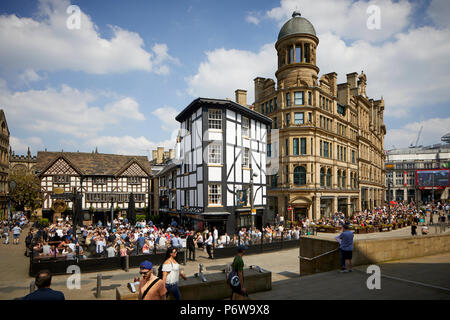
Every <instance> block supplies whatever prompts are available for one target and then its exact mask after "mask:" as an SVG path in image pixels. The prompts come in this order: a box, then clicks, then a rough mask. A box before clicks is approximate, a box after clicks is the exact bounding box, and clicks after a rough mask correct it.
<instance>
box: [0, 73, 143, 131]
mask: <svg viewBox="0 0 450 320" xmlns="http://www.w3.org/2000/svg"><path fill="white" fill-rule="evenodd" d="M111 95H113V94H111ZM101 96H102V93H98V92H91V91H80V90H77V89H74V88H71V87H69V86H67V85H62V86H61V88H60V89H55V88H47V89H45V90H29V91H19V92H14V93H13V92H11V91H9V89H8V88H7V87H6V84H5V82H4V81H0V105H1V106H2V107H3V108H4V109H5V113H6V114H7V117H8V123H10V125H11V124H14V126H15V127H17V128H22V129H26V130H28V131H32V132H35V133H37V132H57V133H62V134H68V135H71V136H73V137H77V138H89V137H93V136H95V135H96V134H97V132H99V131H101V130H103V128H104V126H106V125H110V124H117V123H119V122H120V121H121V119H123V118H129V119H132V120H144V119H145V118H144V116H143V114H142V113H140V112H139V106H138V103H137V102H136V101H135V100H134V99H132V98H130V97H125V98H123V97H121V99H120V100H119V101H115V102H112V103H111V104H108V105H107V106H106V107H104V108H103V109H102V108H101V107H99V106H96V105H95V101H96V100H97V99H98V98H100V97H101ZM24 119H27V120H24Z"/></svg>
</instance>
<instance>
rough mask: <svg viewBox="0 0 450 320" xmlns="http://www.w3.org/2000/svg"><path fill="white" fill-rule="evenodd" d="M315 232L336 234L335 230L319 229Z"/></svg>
mask: <svg viewBox="0 0 450 320" xmlns="http://www.w3.org/2000/svg"><path fill="white" fill-rule="evenodd" d="M316 231H317V232H326V233H336V228H320V227H318V228H317V229H316Z"/></svg>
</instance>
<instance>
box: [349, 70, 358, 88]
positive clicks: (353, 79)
mask: <svg viewBox="0 0 450 320" xmlns="http://www.w3.org/2000/svg"><path fill="white" fill-rule="evenodd" d="M347 83H348V84H349V85H350V89H354V88H357V87H358V73H357V72H353V73H349V74H347Z"/></svg>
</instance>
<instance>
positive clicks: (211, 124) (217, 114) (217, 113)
mask: <svg viewBox="0 0 450 320" xmlns="http://www.w3.org/2000/svg"><path fill="white" fill-rule="evenodd" d="M222 118H223V117H222V110H221V109H208V130H222Z"/></svg>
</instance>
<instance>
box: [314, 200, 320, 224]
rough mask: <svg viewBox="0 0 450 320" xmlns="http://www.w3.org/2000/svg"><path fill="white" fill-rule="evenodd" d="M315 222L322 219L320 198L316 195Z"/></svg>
mask: <svg viewBox="0 0 450 320" xmlns="http://www.w3.org/2000/svg"><path fill="white" fill-rule="evenodd" d="M314 211H315V212H314V220H319V219H320V196H317V195H316V198H315V200H314Z"/></svg>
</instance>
